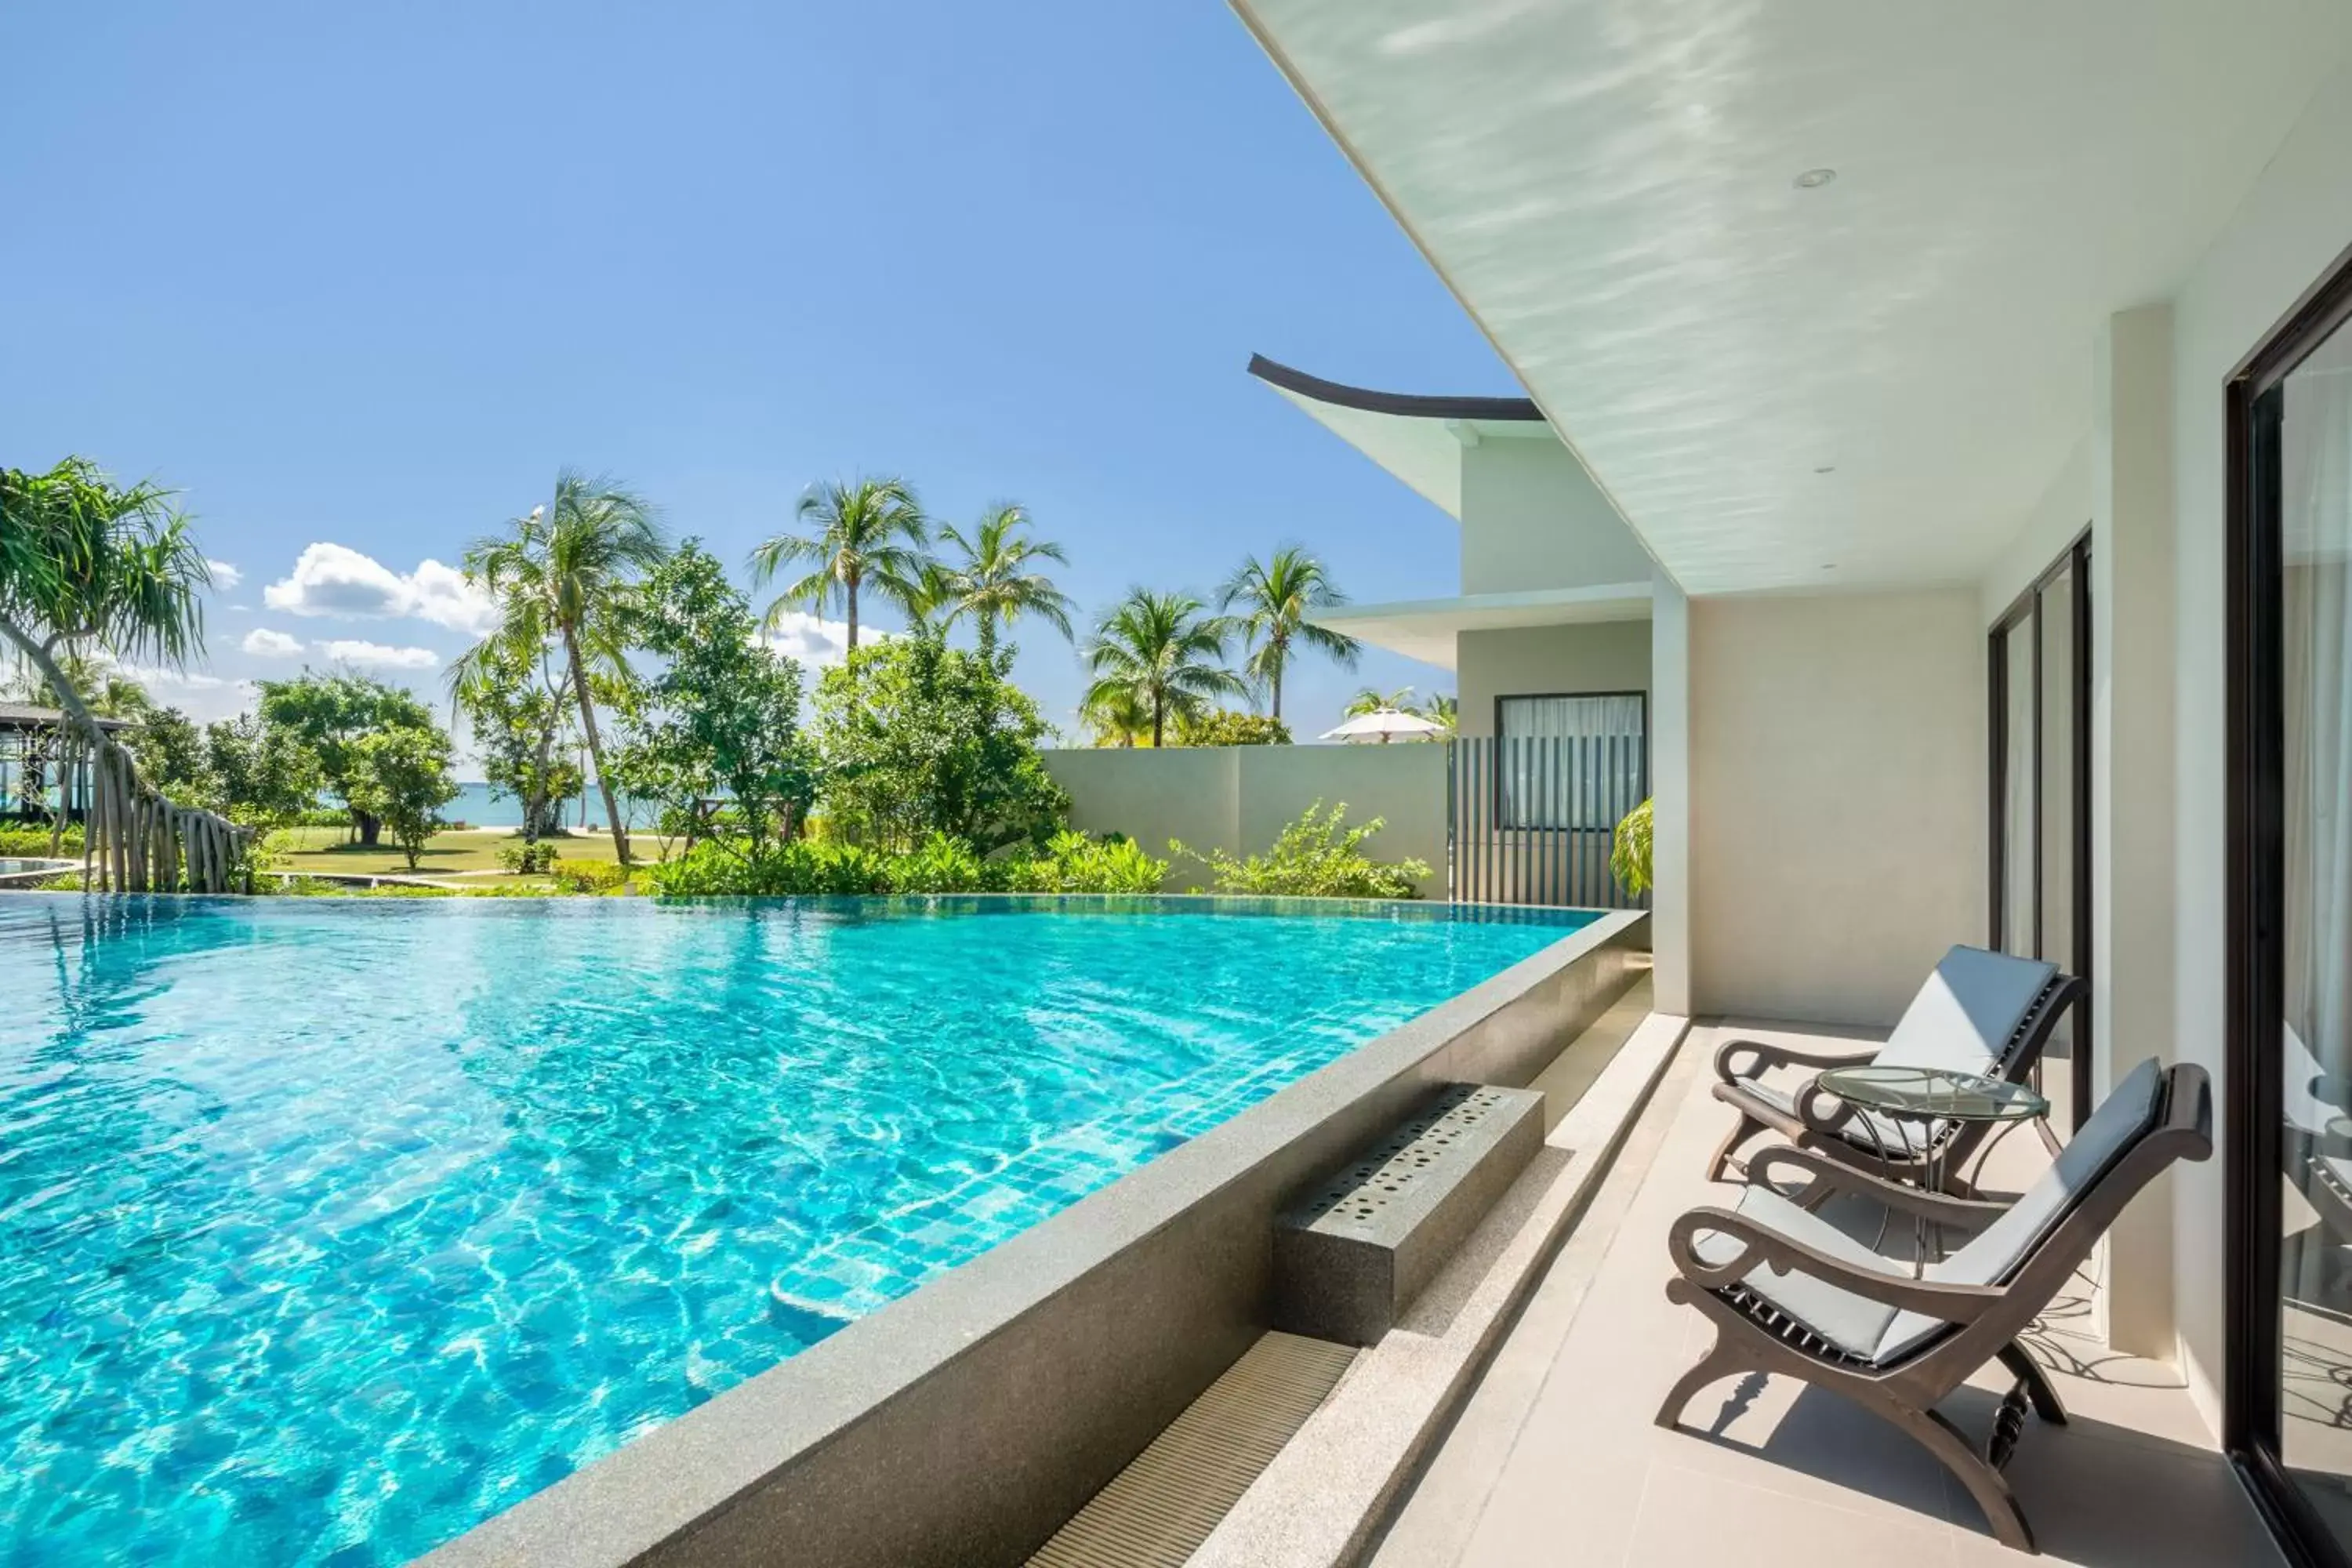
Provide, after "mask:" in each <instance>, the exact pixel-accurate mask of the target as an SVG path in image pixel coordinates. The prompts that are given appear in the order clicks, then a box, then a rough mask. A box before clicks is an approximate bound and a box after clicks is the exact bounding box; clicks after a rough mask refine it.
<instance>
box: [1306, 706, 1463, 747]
mask: <svg viewBox="0 0 2352 1568" xmlns="http://www.w3.org/2000/svg"><path fill="white" fill-rule="evenodd" d="M1444 732H1445V726H1444V725H1443V724H1437V723H1433V722H1431V721H1429V720H1427V719H1424V718H1423V717H1422V716H1421V715H1420V714H1418V713H1401V712H1399V711H1397V710H1395V709H1393V708H1378V709H1375V710H1372V711H1371V712H1370V713H1359V714H1357V715H1356V716H1355V717H1354V718H1353V719H1350V720H1349V721H1347V722H1346V723H1344V724H1342V725H1340V726H1339V728H1338V729H1336V730H1326V731H1323V734H1322V739H1324V740H1326V741H1349V742H1355V741H1370V740H1378V741H1379V742H1381V744H1382V745H1386V744H1388V742H1389V741H1390V739H1391V737H1392V736H1396V735H1442V734H1444Z"/></svg>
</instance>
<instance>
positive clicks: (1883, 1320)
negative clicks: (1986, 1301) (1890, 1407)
mask: <svg viewBox="0 0 2352 1568" xmlns="http://www.w3.org/2000/svg"><path fill="white" fill-rule="evenodd" d="M2163 1089H2164V1071H2163V1069H2162V1068H2160V1067H2159V1066H2158V1064H2157V1061H2156V1059H2155V1058H2153V1057H2151V1058H2148V1059H2147V1061H2144V1062H2142V1063H2141V1064H2140V1065H2139V1066H2138V1067H2137V1068H2133V1069H2132V1071H2131V1074H2130V1076H2129V1077H2127V1078H2126V1079H2124V1081H2123V1082H2121V1083H2119V1084H2117V1085H2116V1088H2115V1092H2113V1093H2112V1094H2110V1095H2108V1096H2107V1098H2106V1100H2105V1102H2104V1103H2102V1104H2101V1105H2100V1107H2099V1109H2098V1110H2097V1111H2096V1112H2095V1113H2094V1114H2093V1115H2092V1117H2091V1119H2090V1121H2087V1122H2085V1123H2084V1125H2083V1129H2082V1131H2079V1132H2077V1133H2075V1134H2074V1138H2073V1140H2072V1141H2071V1142H2068V1143H2067V1145H2066V1147H2065V1148H2064V1149H2063V1150H2061V1151H2060V1152H2059V1155H2058V1158H2057V1159H2056V1160H2055V1161H2053V1163H2051V1166H2050V1169H2049V1170H2048V1171H2046V1172H2044V1173H2042V1179H2041V1180H2040V1181H2039V1182H2036V1183H2035V1184H2033V1187H2032V1191H2030V1192H2028V1193H2027V1194H2025V1195H2024V1196H2023V1197H2021V1198H2020V1199H2018V1200H2017V1202H2016V1203H2014V1204H2012V1205H2010V1207H2009V1209H2008V1211H2007V1212H2006V1213H2004V1214H2003V1215H2001V1216H2000V1218H1999V1219H1996V1220H1995V1221H1993V1223H1992V1224H1991V1225H1990V1226H1987V1227H1986V1228H1985V1229H1984V1231H1983V1232H1982V1233H1981V1234H1980V1235H1979V1236H1978V1237H1976V1239H1974V1240H1973V1241H1971V1242H1969V1244H1968V1245H1967V1246H1966V1247H1962V1248H1960V1250H1959V1251H1958V1252H1956V1253H1954V1254H1952V1256H1951V1257H1949V1258H1946V1259H1945V1260H1944V1261H1942V1262H1941V1263H1934V1264H1930V1265H1928V1267H1927V1279H1931V1280H1935V1281H1937V1282H1939V1283H1943V1284H1950V1285H2000V1284H2003V1283H2005V1282H2007V1280H2008V1279H2010V1278H2011V1276H2012V1275H2014V1274H2015V1273H2016V1272H2017V1270H2018V1269H2019V1268H2021V1266H2022V1265H2023V1264H2024V1262H2025V1260H2026V1259H2027V1258H2030V1257H2032V1254H2033V1251H2034V1248H2036V1247H2039V1246H2041V1244H2042V1240H2043V1239H2044V1238H2045V1237H2048V1236H2049V1234H2050V1233H2051V1232H2052V1231H2053V1230H2055V1229H2056V1228H2057V1227H2058V1225H2059V1224H2060V1222H2062V1221H2063V1220H2064V1219H2065V1217H2066V1215H2068V1214H2069V1213H2071V1212H2072V1211H2073V1210H2074V1205H2076V1204H2078V1203H2079V1202H2081V1201H2082V1199H2083V1197H2084V1194H2088V1193H2089V1192H2090V1190H2091V1189H2092V1188H2093V1187H2094V1186H2095V1185H2096V1184H2098V1181H2099V1179H2100V1178H2101V1177H2102V1176H2104V1175H2105V1174H2106V1173H2107V1171H2108V1170H2109V1169H2111V1168H2112V1167H2113V1166H2114V1165H2115V1163H2116V1161H2118V1160H2120V1159H2122V1158H2123V1156H2124V1155H2125V1154H2126V1153H2127V1152H2129V1151H2130V1150H2131V1148H2132V1146H2133V1145H2134V1144H2136V1143H2137V1142H2139V1140H2140V1139H2141V1138H2142V1137H2144V1136H2146V1135H2147V1133H2148V1132H2149V1131H2152V1130H2153V1129H2154V1127H2155V1124H2156V1119H2157V1116H2158V1113H2159V1111H2160V1110H2161V1106H2162V1100H2163ZM1738 1213H1739V1215H1741V1217H1743V1218H1745V1219H1748V1220H1749V1221H1751V1222H1753V1223H1754V1224H1756V1225H1758V1226H1764V1227H1769V1228H1770V1229H1772V1230H1776V1231H1778V1232H1779V1233H1780V1234H1781V1235H1782V1236H1785V1237H1788V1238H1789V1239H1790V1240H1791V1241H1796V1242H1801V1243H1803V1244H1804V1245H1805V1246H1807V1247H1811V1248H1812V1249H1813V1250H1814V1251H1816V1252H1821V1253H1824V1254H1826V1255H1828V1256H1829V1257H1832V1258H1836V1259H1837V1260H1838V1261H1839V1262H1841V1263H1848V1264H1852V1265H1853V1266H1854V1267H1856V1268H1868V1269H1873V1270H1875V1271H1876V1272H1878V1273H1881V1274H1888V1275H1896V1276H1900V1275H1903V1274H1907V1273H1908V1272H1909V1271H1910V1270H1909V1268H1908V1266H1907V1265H1905V1264H1901V1263H1896V1262H1894V1261H1892V1260H1890V1259H1888V1258H1882V1257H1880V1256H1879V1255H1878V1254H1877V1253H1875V1252H1873V1251H1872V1250H1871V1249H1870V1248H1869V1247H1865V1246H1864V1245H1863V1244H1862V1243H1861V1242H1859V1241H1856V1240H1854V1239H1853V1237H1849V1236H1847V1235H1846V1234H1845V1233H1844V1232H1843V1231H1842V1230H1840V1229H1839V1228H1838V1227H1837V1226H1833V1225H1832V1224H1831V1223H1830V1222H1829V1221H1827V1220H1825V1219H1823V1218H1822V1217H1821V1216H1820V1215H1816V1214H1813V1213H1811V1212H1810V1211H1809V1210H1806V1209H1803V1208H1801V1207H1799V1206H1798V1205H1795V1204H1793V1203H1791V1202H1790V1201H1789V1200H1788V1199H1787V1198H1784V1197H1782V1196H1781V1195H1780V1194H1778V1193H1776V1192H1774V1191H1772V1190H1771V1189H1770V1188H1769V1187H1765V1186H1761V1185H1751V1186H1749V1187H1748V1189H1747V1190H1746V1191H1745V1192H1743V1193H1742V1194H1740V1199H1739V1206H1738ZM1901 1217H1902V1216H1900V1215H1896V1216H1895V1219H1896V1220H1897V1222H1899V1221H1900V1219H1901ZM1741 1245H1742V1244H1741V1243H1740V1242H1738V1240H1737V1239H1735V1238H1734V1237H1729V1236H1727V1235H1725V1234H1723V1233H1721V1232H1706V1233H1703V1234H1702V1235H1700V1236H1699V1237H1696V1238H1695V1239H1694V1241H1693V1247H1694V1249H1695V1250H1696V1252H1697V1253H1698V1255H1699V1257H1700V1258H1701V1259H1702V1260H1704V1261H1706V1262H1708V1263H1712V1264H1723V1263H1727V1262H1729V1261H1731V1260H1732V1259H1733V1258H1736V1257H1737V1256H1738V1253H1739V1249H1740V1247H1741ZM1740 1283H1741V1284H1743V1285H1745V1286H1747V1287H1748V1289H1750V1290H1752V1291H1754V1292H1755V1293H1756V1294H1757V1295H1759V1296H1760V1297H1762V1298H1763V1299H1764V1300H1767V1301H1769V1302H1770V1303H1771V1304H1772V1305H1773V1306H1774V1307H1777V1308H1778V1309H1780V1310H1781V1311H1782V1312H1784V1313H1786V1314H1787V1315H1788V1316H1790V1317H1791V1318H1794V1319H1796V1320H1797V1321H1799V1322H1801V1323H1802V1324H1804V1325H1805V1327H1807V1328H1809V1329H1811V1331H1813V1332H1814V1333H1816V1334H1818V1335H1819V1336H1821V1337H1822V1339H1824V1340H1826V1341H1828V1342H1830V1343H1832V1344H1833V1345H1835V1346H1837V1348H1838V1349H1839V1350H1841V1351H1843V1352H1845V1353H1846V1354H1848V1355H1850V1356H1853V1357H1854V1358H1855V1359H1856V1360H1859V1361H1866V1362H1870V1363H1874V1364H1879V1365H1884V1364H1886V1363H1891V1362H1894V1361H1897V1360H1899V1359H1901V1358H1902V1357H1904V1356H1906V1355H1907V1354H1909V1353H1910V1352H1913V1351H1915V1350H1916V1349H1917V1348H1919V1346H1920V1345H1922V1344H1924V1343H1925V1342H1927V1341H1928V1340H1930V1339H1933V1338H1934V1337H1936V1336H1937V1334H1939V1333H1941V1332H1942V1331H1944V1330H1945V1329H1946V1328H1948V1326H1949V1325H1948V1323H1947V1322H1946V1321H1944V1320H1942V1319H1940V1318H1934V1317H1930V1316H1927V1314H1925V1313H1920V1312H1904V1311H1897V1310H1895V1308H1893V1307H1890V1306H1887V1305H1885V1303H1883V1302H1879V1301H1874V1300H1870V1299H1869V1298H1868V1297H1866V1296H1858V1295H1856V1294H1854V1293H1853V1291H1851V1290H1848V1289H1844V1288H1843V1287H1841V1286H1837V1285H1832V1284H1830V1283H1828V1282H1827V1281H1825V1280H1822V1279H1814V1278H1813V1277H1812V1276H1811V1275H1809V1274H1805V1273H1802V1272H1799V1271H1795V1270H1791V1271H1790V1272H1787V1273H1782V1272H1780V1270H1778V1269H1774V1268H1769V1267H1759V1268H1754V1269H1751V1270H1750V1271H1749V1272H1748V1275H1747V1276H1746V1277H1745V1278H1744V1279H1742V1280H1741V1281H1740Z"/></svg>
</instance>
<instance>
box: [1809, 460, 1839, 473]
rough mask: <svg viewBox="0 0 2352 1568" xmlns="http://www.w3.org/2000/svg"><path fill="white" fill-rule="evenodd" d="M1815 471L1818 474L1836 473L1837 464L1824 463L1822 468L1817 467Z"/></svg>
mask: <svg viewBox="0 0 2352 1568" xmlns="http://www.w3.org/2000/svg"><path fill="white" fill-rule="evenodd" d="M1813 472H1815V473H1817V474H1834V473H1836V472H1837V465H1836V464H1835V463H1823V464H1822V466H1821V467H1820V468H1815V469H1814V470H1813Z"/></svg>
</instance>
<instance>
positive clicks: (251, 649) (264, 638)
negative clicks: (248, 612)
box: [237, 626, 302, 658]
mask: <svg viewBox="0 0 2352 1568" xmlns="http://www.w3.org/2000/svg"><path fill="white" fill-rule="evenodd" d="M237 647H241V648H243V649H245V651H246V652H247V653H249V654H252V655H254V656H255V657H257V658H293V657H294V656H295V655H296V654H298V653H300V652H301V651H302V639H301V638H300V637H288V636H287V635H286V634H285V633H284V632H277V631H272V630H270V629H269V628H268V626H256V627H254V628H253V629H252V630H251V631H249V632H247V633H246V634H245V640H244V641H243V642H241V643H239V644H237Z"/></svg>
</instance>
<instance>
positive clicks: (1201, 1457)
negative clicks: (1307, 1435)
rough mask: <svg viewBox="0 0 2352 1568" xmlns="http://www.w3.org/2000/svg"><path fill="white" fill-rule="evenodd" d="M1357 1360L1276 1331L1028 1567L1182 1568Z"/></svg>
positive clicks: (1340, 1349)
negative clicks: (1181, 1565) (1349, 1366)
mask: <svg viewBox="0 0 2352 1568" xmlns="http://www.w3.org/2000/svg"><path fill="white" fill-rule="evenodd" d="M1355 1359H1356V1352H1355V1351H1354V1350H1352V1349H1351V1348H1349V1346H1347V1345H1335V1344H1329V1343H1327V1342H1324V1341H1322V1340H1310V1339H1304V1338H1301V1337H1300V1336H1299V1335H1297V1334H1285V1333H1268V1334H1266V1335H1265V1336H1264V1337H1263V1338H1261V1339H1260V1340H1259V1341H1258V1342H1257V1343H1255V1344H1254V1345H1252V1346H1251V1347H1250V1348H1249V1349H1248V1350H1247V1351H1246V1352H1244V1353H1243V1356H1242V1359H1241V1360H1239V1361H1237V1362H1235V1363H1234V1364H1233V1365H1232V1366H1230V1367H1228V1368H1226V1370H1225V1374H1224V1375H1223V1377H1220V1378H1219V1379H1217V1381H1216V1382H1214V1383H1213V1384H1210V1385H1209V1387H1208V1391H1207V1392H1206V1393H1204V1394H1202V1395H1201V1397H1200V1398H1198V1399H1196V1400H1194V1401H1193V1402H1192V1404H1191V1405H1189V1406H1187V1407H1186V1409H1185V1411H1184V1414H1183V1415H1179V1416H1178V1417H1176V1419H1175V1420H1174V1421H1173V1422H1172V1423H1171V1424H1170V1426H1169V1427H1168V1430H1166V1431H1165V1432H1162V1433H1161V1434H1160V1436H1158V1437H1156V1438H1154V1439H1152V1443H1151V1446H1150V1447H1148V1448H1146V1449H1144V1450H1143V1452H1142V1453H1140V1454H1139V1455H1137V1456H1136V1458H1135V1461H1134V1463H1132V1464H1130V1465H1129V1466H1128V1467H1127V1468H1125V1469H1123V1470H1121V1471H1120V1472H1119V1473H1118V1475H1116V1476H1114V1477H1113V1478H1111V1482H1110V1484H1109V1485H1108V1486H1107V1487H1105V1488H1103V1489H1102V1490H1100V1491H1098V1492H1097V1493H1096V1494H1095V1495H1094V1498H1093V1500H1090V1501H1089V1502H1088V1503H1087V1506H1086V1507H1085V1508H1083V1509H1080V1510H1078V1512H1077V1515H1076V1517H1075V1518H1073V1519H1072V1520H1071V1521H1069V1523H1067V1524H1066V1525H1064V1526H1062V1528H1061V1529H1060V1530H1058V1531H1055V1534H1054V1538H1053V1539H1052V1540H1051V1541H1048V1542H1045V1546H1044V1547H1043V1548H1041V1549H1040V1550H1039V1551H1038V1552H1037V1554H1036V1555H1035V1556H1034V1557H1032V1558H1031V1559H1029V1564H1028V1568H1179V1565H1180V1564H1181V1563H1183V1562H1184V1560H1185V1559H1186V1558H1188V1557H1190V1556H1192V1553H1193V1552H1194V1551H1195V1550H1196V1549H1198V1548H1199V1546H1200V1544H1201V1542H1203V1541H1206V1540H1207V1539H1208V1538H1209V1532H1210V1531H1213V1530H1214V1529H1216V1527H1217V1521H1219V1520H1221V1519H1223V1518H1224V1517H1225V1515H1226V1513H1227V1512H1229V1511H1230V1510H1232V1508H1233V1506H1234V1503H1235V1502H1236V1501H1238V1500H1240V1498H1241V1495H1242V1493H1243V1492H1244V1491H1246V1490H1248V1489H1249V1484H1250V1483H1251V1482H1252V1481H1254V1480H1255V1479H1257V1478H1258V1476H1259V1475H1260V1474H1261V1473H1262V1472H1263V1471H1264V1470H1265V1468H1266V1466H1268V1465H1270V1464H1272V1463H1273V1462H1274V1457H1275V1456H1276V1454H1278V1453H1280V1452H1281V1451H1282V1446H1283V1445H1284V1444H1285V1443H1287V1442H1289V1441H1290V1439H1291V1437H1292V1436H1294V1435H1296V1434H1297V1431H1298V1429H1299V1427H1301V1426H1305V1425H1306V1424H1307V1417H1308V1416H1309V1415H1313V1414H1314V1413H1315V1407H1316V1406H1317V1405H1320V1404H1322V1403H1323V1398H1324V1396H1325V1395H1326V1394H1329V1393H1330V1392H1331V1389H1332V1386H1333V1385H1334V1384H1337V1383H1338V1382H1339V1374H1340V1373H1344V1372H1346V1371H1347V1370H1348V1364H1349V1363H1350V1362H1352V1361H1354V1360H1355Z"/></svg>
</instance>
